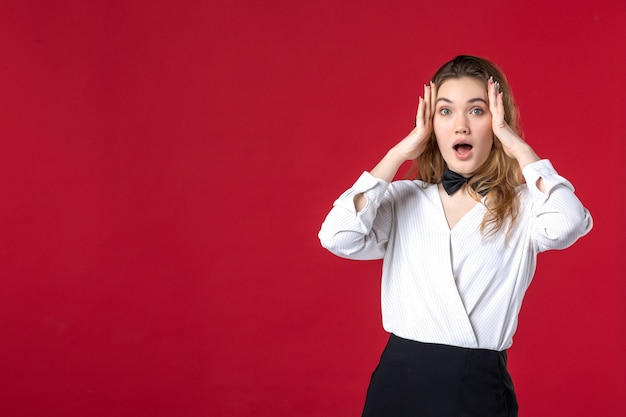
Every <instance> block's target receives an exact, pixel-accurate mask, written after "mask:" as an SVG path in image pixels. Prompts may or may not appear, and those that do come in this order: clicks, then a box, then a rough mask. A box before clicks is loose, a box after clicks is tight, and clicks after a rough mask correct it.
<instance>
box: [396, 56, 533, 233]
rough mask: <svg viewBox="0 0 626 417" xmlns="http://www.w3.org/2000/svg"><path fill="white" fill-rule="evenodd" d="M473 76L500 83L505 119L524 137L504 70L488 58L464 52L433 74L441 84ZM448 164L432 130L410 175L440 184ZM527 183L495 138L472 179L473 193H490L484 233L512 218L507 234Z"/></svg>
mask: <svg viewBox="0 0 626 417" xmlns="http://www.w3.org/2000/svg"><path fill="white" fill-rule="evenodd" d="M462 77H471V78H474V79H477V80H479V81H480V82H481V83H482V84H483V85H484V86H485V89H487V85H488V81H489V77H493V80H494V81H496V82H498V83H500V91H501V92H502V93H503V104H504V120H505V121H506V122H507V123H508V124H509V126H510V127H511V129H513V130H514V131H515V132H516V133H517V134H518V135H520V136H522V132H521V128H520V125H519V112H518V109H517V105H516V104H515V101H514V100H513V95H512V93H511V90H510V88H509V84H508V82H507V79H506V77H505V75H504V73H503V72H502V70H501V69H500V68H499V67H498V66H497V65H495V64H493V63H491V62H489V61H488V60H486V59H483V58H479V57H475V56H468V55H460V56H457V57H456V58H454V59H453V60H451V61H449V62H447V63H446V64H444V65H443V66H442V67H441V68H439V70H437V72H436V73H435V75H434V76H433V79H432V80H433V82H434V83H435V84H436V85H437V87H440V86H441V85H442V84H443V83H445V82H446V81H447V80H450V79H458V78H462ZM445 168H446V163H445V161H444V159H443V157H442V156H441V151H440V150H439V147H438V146H437V138H436V137H435V133H434V132H433V133H431V135H430V139H429V142H428V145H427V146H426V149H425V150H424V152H423V153H422V154H421V155H420V156H419V157H418V158H417V159H416V160H415V161H414V163H413V166H412V168H411V170H410V171H409V174H408V177H410V178H417V179H420V180H422V181H424V182H426V183H431V184H439V183H440V182H441V177H442V175H443V171H444V169H445ZM522 183H523V177H522V173H521V169H520V167H519V164H518V163H517V161H516V160H514V159H512V158H510V157H508V156H507V155H506V153H505V152H504V149H503V148H502V144H501V143H500V141H499V140H498V139H496V138H495V135H494V140H493V145H492V148H491V152H490V154H489V157H488V158H487V161H485V163H484V164H483V165H482V166H481V167H480V168H479V169H478V170H477V171H476V172H475V173H474V176H473V177H472V178H471V180H470V181H469V192H470V195H471V196H472V197H473V198H474V199H476V200H477V201H480V200H481V199H482V195H485V196H486V199H485V206H486V207H487V213H485V216H484V217H483V220H482V223H481V225H480V231H481V233H482V234H483V235H484V236H489V235H491V234H494V233H496V232H498V231H499V230H500V229H501V228H502V227H503V226H504V224H505V223H506V221H507V220H510V223H509V227H508V228H507V236H508V234H509V232H510V230H511V226H512V225H513V223H514V222H515V219H516V218H517V214H518V208H519V199H518V196H517V192H516V187H517V186H519V185H520V184H522Z"/></svg>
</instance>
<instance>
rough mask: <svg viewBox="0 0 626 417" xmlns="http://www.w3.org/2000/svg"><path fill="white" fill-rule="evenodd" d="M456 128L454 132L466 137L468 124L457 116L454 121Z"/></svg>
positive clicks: (460, 116)
mask: <svg viewBox="0 0 626 417" xmlns="http://www.w3.org/2000/svg"><path fill="white" fill-rule="evenodd" d="M454 123H455V126H456V128H455V129H454V132H455V133H457V134H461V135H467V134H469V132H470V129H469V124H468V123H467V119H466V118H465V117H463V116H462V115H459V116H457V118H456V120H455V121H454Z"/></svg>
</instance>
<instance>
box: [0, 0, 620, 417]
mask: <svg viewBox="0 0 626 417" xmlns="http://www.w3.org/2000/svg"><path fill="white" fill-rule="evenodd" d="M585 3H587V4H585V5H580V4H579V3H571V2H569V1H564V0H559V1H554V2H545V1H543V0H541V1H540V0H536V1H527V2H516V3H514V4H510V5H501V4H497V5H496V4H494V5H492V6H488V7H487V6H486V3H481V2H460V1H451V2H443V3H424V2H417V1H408V0H405V1H397V2H387V1H380V0H376V1H369V2H362V1H358V2H357V1H336V0H335V1H329V0H322V1H317V2H297V1H296V2H294V1H286V0H269V1H252V0H247V1H246V0H232V1H227V0H217V1H215V0H213V1H180V2H175V1H167V0H151V1H147V0H142V1H122V0H115V1H100V2H94V1H83V0H81V1H79V0H74V1H72V0H61V1H54V2H45V1H41V0H24V1H8V0H4V1H3V2H2V4H1V6H0V51H1V61H0V62H1V65H0V117H1V119H0V120H1V122H0V140H1V144H2V145H1V151H0V196H1V203H0V218H1V220H2V227H1V228H0V274H1V281H0V282H1V284H2V285H1V287H0V337H1V339H0V414H1V415H3V416H4V415H6V416H15V417H19V416H28V417H30V416H86V415H89V416H143V415H145V416H155V417H158V416H253V415H254V416H264V415H272V416H294V415H297V416H301V417H306V416H355V415H360V410H361V406H362V402H363V398H364V394H365V390H366V387H367V384H368V381H369V376H370V373H371V372H372V370H373V368H374V366H375V365H376V363H377V360H378V357H379V355H380V352H381V350H382V347H383V346H384V343H385V341H386V334H385V333H384V331H383V330H382V329H381V324H380V312H379V304H378V303H379V273H380V263H378V262H360V263H359V262H351V261H345V260H341V259H338V258H336V257H334V256H332V255H331V254H329V253H327V252H326V251H324V250H323V249H321V247H320V246H319V242H318V240H317V236H316V234H317V231H318V230H319V226H320V224H321V222H322V220H323V218H324V216H325V215H326V213H327V211H328V210H329V209H330V206H331V203H332V201H333V200H334V199H335V198H336V197H337V196H338V195H339V194H340V193H341V192H342V191H343V190H344V189H345V188H347V187H348V186H349V185H350V184H351V183H352V181H353V180H354V179H355V178H356V177H357V176H358V175H359V174H360V173H361V171H363V170H365V169H369V168H371V166H372V165H373V164H375V162H377V160H378V159H379V158H380V157H381V156H382V155H383V154H384V152H385V151H386V150H387V149H388V148H389V147H390V146H392V145H393V144H394V143H395V142H396V141H397V140H399V139H401V138H402V137H403V135H404V134H406V133H407V132H408V130H409V129H410V128H411V127H412V120H413V116H414V112H415V109H416V102H417V95H418V94H419V92H420V89H421V85H422V84H423V83H424V82H427V81H428V80H429V79H430V76H431V75H432V74H433V72H434V71H435V70H436V68H437V67H438V66H439V65H441V64H442V63H443V62H445V61H447V60H449V59H451V58H452V57H453V56H455V55H457V54H460V53H469V54H477V55H481V56H485V57H487V58H490V59H492V60H494V61H496V62H498V63H499V64H500V65H501V66H502V67H503V68H504V70H505V72H506V73H507V75H508V77H509V80H510V83H511V85H512V88H513V90H514V92H515V94H516V97H517V99H518V102H519V105H520V108H521V113H522V123H523V127H524V130H525V133H526V138H527V140H528V141H529V142H530V143H531V145H532V146H533V147H534V148H535V150H536V151H537V152H538V153H539V154H540V155H541V156H543V157H547V158H550V159H551V160H552V161H553V163H554V165H555V166H556V168H557V169H558V170H559V172H560V173H561V174H563V175H564V176H566V177H567V178H568V179H570V180H571V181H572V182H573V183H574V185H575V186H576V187H577V193H578V195H579V197H580V198H581V199H582V200H583V202H584V203H585V205H586V206H587V207H588V208H589V209H590V210H591V212H592V214H593V216H594V220H595V228H594V230H593V231H592V232H591V233H590V234H589V235H588V236H587V237H585V238H583V239H582V240H581V241H579V242H578V243H577V244H576V245H574V246H573V247H572V248H570V249H568V250H566V251H564V252H553V253H547V254H542V255H541V256H540V259H539V270H538V272H537V274H536V276H535V281H534V282H533V285H532V286H531V289H530V291H529V293H528V296H527V298H526V301H525V303H524V307H523V309H522V313H521V318H520V329H519V331H518V333H517V335H516V337H515V343H514V346H513V348H512V349H511V350H510V368H511V373H512V375H513V378H514V381H515V383H516V387H517V391H518V397H519V401H520V403H521V413H520V416H522V417H526V416H533V417H538V416H604V417H610V416H624V415H625V413H626V407H625V406H624V402H623V392H624V390H625V389H626V379H625V377H624V372H625V360H624V355H623V346H624V342H625V340H624V319H625V313H626V310H625V308H624V295H625V289H626V284H625V283H624V278H625V275H626V274H625V262H624V243H626V242H625V241H624V238H623V237H622V233H623V232H624V220H623V213H624V209H625V204H624V188H623V187H624V186H623V183H620V181H623V180H624V179H626V178H625V177H626V176H625V174H624V164H625V162H626V158H625V156H626V152H625V150H624V138H625V134H624V132H625V130H626V127H625V121H626V119H625V116H624V115H625V108H626V106H625V104H626V103H625V102H626V100H625V96H626V81H625V78H626V77H625V75H626V58H625V57H626V55H625V54H624V51H625V50H626V49H625V48H626V31H625V29H624V28H625V26H624V23H623V22H624V18H625V17H626V6H625V3H624V1H623V0H607V1H604V0H600V1H594V2H585Z"/></svg>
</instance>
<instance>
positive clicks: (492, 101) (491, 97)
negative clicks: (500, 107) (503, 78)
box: [487, 77, 497, 115]
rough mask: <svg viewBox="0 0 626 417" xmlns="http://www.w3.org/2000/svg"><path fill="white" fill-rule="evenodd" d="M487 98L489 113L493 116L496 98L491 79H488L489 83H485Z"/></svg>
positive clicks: (493, 83)
mask: <svg viewBox="0 0 626 417" xmlns="http://www.w3.org/2000/svg"><path fill="white" fill-rule="evenodd" d="M487 96H488V98H489V109H490V110H491V113H492V114H494V115H495V111H496V104H497V97H496V83H495V81H494V80H493V77H489V81H488V83H487Z"/></svg>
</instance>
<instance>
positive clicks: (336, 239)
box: [319, 160, 593, 350]
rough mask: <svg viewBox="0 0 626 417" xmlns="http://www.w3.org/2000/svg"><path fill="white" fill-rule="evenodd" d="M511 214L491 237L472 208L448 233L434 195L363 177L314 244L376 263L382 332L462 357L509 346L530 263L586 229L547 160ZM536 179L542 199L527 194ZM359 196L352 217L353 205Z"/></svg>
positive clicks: (585, 218) (429, 189) (585, 219)
mask: <svg viewBox="0 0 626 417" xmlns="http://www.w3.org/2000/svg"><path fill="white" fill-rule="evenodd" d="M523 174H524V177H525V179H526V184H527V185H522V186H520V187H519V198H520V212H519V216H518V218H517V220H516V222H515V225H514V226H513V228H512V230H511V232H510V235H509V237H508V239H505V234H506V231H507V229H508V224H505V225H504V226H503V227H502V229H501V230H500V231H499V232H498V233H496V234H494V235H491V236H487V237H485V236H483V234H481V233H480V230H479V227H480V223H481V221H482V218H483V215H484V214H485V212H486V208H485V206H484V204H483V202H484V199H483V202H481V203H479V204H477V205H476V206H475V207H473V208H472V209H471V210H470V211H469V212H468V213H467V214H465V216H464V217H463V218H462V219H461V220H460V221H459V222H458V223H457V224H456V225H455V226H454V228H452V229H450V228H449V226H448V223H447V220H446V217H445V214H444V211H443V205H442V202H441V199H440V197H439V192H438V189H437V186H436V185H434V184H427V183H424V182H422V181H419V180H413V181H408V180H403V181H394V182H392V183H387V182H385V181H383V180H380V179H378V178H375V177H373V176H372V175H371V174H369V173H367V172H364V173H363V174H362V175H361V177H360V178H359V179H358V180H357V181H356V183H355V184H354V185H353V186H352V188H350V189H349V190H347V191H346V192H345V193H343V194H342V195H341V196H340V197H339V198H338V199H337V200H336V201H335V203H334V206H333V208H332V210H331V211H330V213H329V214H328V216H327V217H326V220H325V221H324V223H323V224H322V228H321V230H320V232H319V238H320V241H321V243H322V246H324V247H325V248H327V249H328V250H330V251H331V252H332V253H334V254H336V255H338V256H341V257H345V258H349V259H381V258H382V259H383V273H382V290H381V307H382V316H383V327H384V328H385V330H386V331H388V332H391V333H393V334H395V335H397V336H400V337H403V338H405V339H411V340H417V341H420V342H428V343H440V344H447V345H454V346H461V347H467V348H481V349H491V350H504V349H507V348H508V347H510V346H511V344H512V341H513V334H514V333H515V329H516V327H517V317H518V314H519V311H520V308H521V305H522V299H523V297H524V293H525V292H526V289H527V288H528V286H529V284H530V282H531V279H532V276H533V274H534V272H535V266H536V258H537V254H538V253H540V252H542V251H545V250H549V249H564V248H566V247H568V246H570V245H571V244H573V243H574V242H575V241H576V240H577V239H578V238H579V237H581V236H583V235H585V234H586V233H587V232H589V230H590V229H591V227H592V224H593V222H592V219H591V216H590V214H589V212H588V211H587V210H586V209H585V208H584V207H583V206H582V204H581V203H580V201H579V200H578V198H576V196H575V195H574V188H573V186H572V185H571V184H570V183H569V181H567V180H566V179H565V178H563V177H561V176H559V175H558V174H557V173H556V171H555V170H554V168H553V167H552V165H551V164H550V162H549V161H548V160H542V161H537V162H534V163H532V164H529V165H528V166H526V167H525V168H524V171H523ZM539 178H543V182H544V185H545V190H546V191H545V192H542V191H540V190H539V189H538V188H537V187H536V182H537V180H538V179H539ZM360 193H365V197H366V198H367V201H368V202H367V205H366V206H365V208H364V209H363V210H361V211H360V212H357V211H356V208H355V206H354V197H355V196H356V195H357V194H360Z"/></svg>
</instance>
